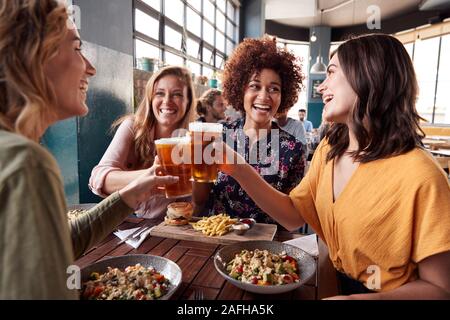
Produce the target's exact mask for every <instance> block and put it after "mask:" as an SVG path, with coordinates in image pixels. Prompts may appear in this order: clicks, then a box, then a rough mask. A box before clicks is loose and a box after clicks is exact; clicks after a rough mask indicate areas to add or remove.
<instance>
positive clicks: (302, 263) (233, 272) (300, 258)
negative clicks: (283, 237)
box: [214, 241, 316, 294]
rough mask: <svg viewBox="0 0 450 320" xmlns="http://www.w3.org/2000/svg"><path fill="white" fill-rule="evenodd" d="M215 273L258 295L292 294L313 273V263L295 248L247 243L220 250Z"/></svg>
mask: <svg viewBox="0 0 450 320" xmlns="http://www.w3.org/2000/svg"><path fill="white" fill-rule="evenodd" d="M214 266H215V267H216V270H217V271H218V272H219V273H220V274H221V275H222V276H223V277H224V278H225V279H226V280H227V281H229V282H230V283H232V284H233V285H235V286H237V287H239V288H241V289H243V290H246V291H250V292H254V293H259V294H278V293H283V292H288V291H291V290H295V289H297V288H299V287H300V286H302V285H303V284H304V283H306V282H307V281H308V280H309V279H310V278H311V277H312V276H313V275H314V273H315V271H316V261H315V259H314V257H312V256H311V255H310V254H308V253H307V252H305V251H303V250H302V249H300V248H297V247H295V246H292V245H289V244H286V243H281V242H276V241H247V242H240V243H236V244H232V245H229V246H226V247H223V248H222V249H221V250H219V251H218V252H217V253H216V255H215V256H214Z"/></svg>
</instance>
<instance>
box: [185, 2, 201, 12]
mask: <svg viewBox="0 0 450 320" xmlns="http://www.w3.org/2000/svg"><path fill="white" fill-rule="evenodd" d="M187 3H188V4H190V5H191V6H192V7H193V8H194V9H195V10H197V11H198V12H201V11H202V0H187Z"/></svg>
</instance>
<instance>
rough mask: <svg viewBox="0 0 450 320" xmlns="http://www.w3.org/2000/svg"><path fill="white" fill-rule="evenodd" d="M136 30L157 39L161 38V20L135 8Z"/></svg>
mask: <svg viewBox="0 0 450 320" xmlns="http://www.w3.org/2000/svg"><path fill="white" fill-rule="evenodd" d="M135 19H136V31H139V32H141V33H143V34H145V35H147V36H149V37H151V38H153V39H155V40H158V39H159V21H158V20H156V19H154V18H152V17H150V16H149V15H148V14H145V13H144V12H142V11H141V10H138V9H136V10H135Z"/></svg>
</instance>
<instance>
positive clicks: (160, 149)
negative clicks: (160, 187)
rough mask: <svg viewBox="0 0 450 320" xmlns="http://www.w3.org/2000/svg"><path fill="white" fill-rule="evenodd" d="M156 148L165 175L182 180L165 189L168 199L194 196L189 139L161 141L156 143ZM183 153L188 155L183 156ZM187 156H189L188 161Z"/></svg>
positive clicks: (178, 138)
mask: <svg viewBox="0 0 450 320" xmlns="http://www.w3.org/2000/svg"><path fill="white" fill-rule="evenodd" d="M155 146H156V152H157V154H158V157H159V159H160V161H161V166H162V167H163V170H164V173H165V174H166V175H171V176H177V177H179V178H180V179H179V181H178V183H175V184H169V185H166V186H165V187H164V188H165V190H166V198H168V199H175V198H184V197H187V196H190V195H191V194H192V182H191V165H190V160H191V159H190V155H189V151H190V139H189V137H174V138H165V139H159V140H156V141H155ZM186 151H187V152H186ZM183 152H184V153H187V154H185V155H183V154H182V153H183ZM186 155H187V156H188V159H187V161H186Z"/></svg>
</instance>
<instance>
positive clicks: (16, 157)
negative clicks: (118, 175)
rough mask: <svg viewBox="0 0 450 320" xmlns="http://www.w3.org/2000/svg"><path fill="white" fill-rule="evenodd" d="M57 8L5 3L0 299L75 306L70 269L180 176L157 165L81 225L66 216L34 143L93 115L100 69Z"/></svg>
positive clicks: (0, 10)
mask: <svg viewBox="0 0 450 320" xmlns="http://www.w3.org/2000/svg"><path fill="white" fill-rule="evenodd" d="M81 45H82V43H81V40H80V37H79V35H78V32H77V30H76V28H75V27H74V25H73V24H72V23H70V22H69V20H68V15H67V11H66V8H65V7H64V6H63V5H62V4H61V3H60V2H59V1H57V0H14V1H11V0H0V172H1V174H0V230H1V233H0V265H1V266H2V267H1V269H2V270H1V272H0V299H77V298H78V297H79V295H78V290H76V289H75V290H71V289H69V288H68V286H67V280H68V276H69V274H68V273H67V270H68V267H69V266H71V265H72V264H73V263H74V260H75V258H76V257H79V256H80V255H81V254H82V253H83V252H84V251H85V250H86V249H88V248H90V247H91V246H92V245H94V244H95V243H98V242H99V241H100V240H102V239H104V238H105V236H106V235H107V234H109V233H110V232H111V231H112V230H113V229H114V228H115V227H117V225H118V224H120V223H121V222H122V221H123V219H124V218H126V217H127V216H128V215H130V214H131V213H132V212H133V209H134V208H135V207H137V206H139V204H140V203H141V202H142V201H144V200H146V199H147V198H148V197H150V196H151V194H152V193H153V192H154V189H155V188H157V187H158V186H161V185H166V184H168V183H174V182H176V181H177V180H178V179H177V178H176V177H159V176H156V174H155V173H156V171H157V170H160V168H158V167H156V166H154V167H152V168H150V169H148V170H146V171H145V172H142V174H141V175H140V176H139V177H138V178H137V179H134V180H133V181H131V182H130V183H129V184H128V185H125V186H124V187H123V188H120V189H118V192H114V193H113V194H111V196H109V197H108V198H107V199H105V200H104V201H102V202H101V203H99V204H98V205H97V206H96V207H94V208H93V209H91V210H89V211H88V212H87V213H86V214H84V215H83V216H81V217H80V218H78V219H75V220H71V222H70V225H69V223H68V217H67V206H66V201H65V198H64V191H63V190H64V189H63V182H62V177H61V174H60V170H59V168H58V165H57V163H56V160H55V158H53V156H52V155H50V153H49V152H48V151H47V150H45V149H44V148H43V147H41V146H40V145H39V144H38V143H37V142H38V140H39V139H40V137H41V136H42V135H43V134H44V132H45V130H46V129H47V128H48V127H49V126H50V125H52V124H53V123H55V122H57V121H59V120H63V119H67V118H70V117H73V116H83V115H85V114H86V113H87V112H88V108H87V106H86V92H87V89H88V83H89V78H90V77H92V76H94V75H95V73H96V70H95V68H94V67H93V66H92V65H91V63H90V62H89V61H88V60H87V59H86V58H85V57H84V55H83V53H82V49H81Z"/></svg>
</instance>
